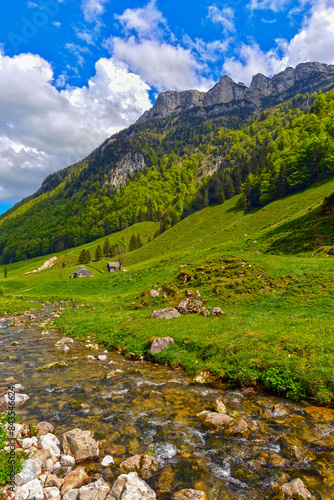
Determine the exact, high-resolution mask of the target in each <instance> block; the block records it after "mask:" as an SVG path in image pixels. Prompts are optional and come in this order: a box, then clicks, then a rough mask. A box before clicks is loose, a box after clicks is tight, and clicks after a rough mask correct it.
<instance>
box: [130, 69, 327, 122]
mask: <svg viewBox="0 0 334 500" xmlns="http://www.w3.org/2000/svg"><path fill="white" fill-rule="evenodd" d="M330 79H334V65H328V64H323V63H318V62H307V63H302V64H298V66H296V68H290V67H289V68H286V69H285V70H284V71H281V72H280V73H277V74H276V75H274V76H273V77H272V78H269V77H267V76H264V75H262V74H261V73H258V74H257V75H255V76H253V78H252V81H251V84H250V86H249V87H247V86H246V85H245V84H243V83H241V82H239V83H235V82H234V81H233V80H232V79H231V78H229V77H228V76H226V75H225V76H223V77H222V78H221V79H220V80H219V82H218V83H216V85H214V87H213V88H212V89H210V90H209V91H208V92H199V91H198V90H185V91H183V92H176V91H167V92H162V93H161V94H159V96H158V98H157V100H156V102H155V104H154V106H153V107H152V108H151V109H149V110H148V111H145V113H144V114H143V115H142V116H141V117H140V118H139V120H138V121H137V123H145V122H147V121H149V120H153V119H154V118H165V117H166V116H169V115H171V114H173V113H180V112H181V111H185V110H187V109H190V108H194V107H198V106H200V107H208V106H216V105H221V104H228V103H232V102H233V101H238V102H239V103H240V105H241V106H243V105H244V102H245V101H247V102H250V103H252V104H253V105H254V109H260V108H261V100H262V99H264V98H267V97H269V96H275V97H277V98H278V99H279V98H281V100H282V99H283V97H284V95H285V94H286V93H287V92H289V90H291V91H292V90H293V89H295V94H297V93H302V92H308V91H312V89H313V88H319V86H321V84H322V83H323V84H325V83H326V82H328V81H329V80H330Z"/></svg>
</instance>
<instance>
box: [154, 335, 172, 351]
mask: <svg viewBox="0 0 334 500" xmlns="http://www.w3.org/2000/svg"><path fill="white" fill-rule="evenodd" d="M174 342H175V341H174V339H173V337H155V338H154V339H153V341H152V343H151V346H150V349H149V352H150V353H151V354H157V353H158V352H161V351H165V350H166V349H168V347H169V346H170V345H173V344H174Z"/></svg>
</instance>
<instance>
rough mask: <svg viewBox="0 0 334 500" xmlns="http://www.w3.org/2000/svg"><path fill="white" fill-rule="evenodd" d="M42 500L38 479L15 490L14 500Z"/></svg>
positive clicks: (41, 490) (42, 495)
mask: <svg viewBox="0 0 334 500" xmlns="http://www.w3.org/2000/svg"><path fill="white" fill-rule="evenodd" d="M43 498H44V494H43V489H42V485H41V483H40V481H39V480H38V479H33V480H32V481H29V482H28V483H25V484H23V485H22V486H19V487H18V488H15V500H43Z"/></svg>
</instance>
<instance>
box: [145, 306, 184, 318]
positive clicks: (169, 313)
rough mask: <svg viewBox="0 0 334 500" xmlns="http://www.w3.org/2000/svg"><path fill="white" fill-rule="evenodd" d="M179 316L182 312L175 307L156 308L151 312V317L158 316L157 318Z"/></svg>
mask: <svg viewBox="0 0 334 500" xmlns="http://www.w3.org/2000/svg"><path fill="white" fill-rule="evenodd" d="M179 316H181V314H180V313H179V311H178V310H177V309H175V307H166V308H165V309H156V310H154V311H153V313H152V314H151V318H157V319H171V318H178V317H179Z"/></svg>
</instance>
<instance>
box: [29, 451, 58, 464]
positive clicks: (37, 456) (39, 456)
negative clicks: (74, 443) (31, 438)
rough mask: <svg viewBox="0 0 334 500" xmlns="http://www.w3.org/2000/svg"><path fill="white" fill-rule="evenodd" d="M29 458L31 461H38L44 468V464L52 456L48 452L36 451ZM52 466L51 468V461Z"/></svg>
mask: <svg viewBox="0 0 334 500" xmlns="http://www.w3.org/2000/svg"><path fill="white" fill-rule="evenodd" d="M30 458H32V459H34V460H35V459H39V460H41V462H42V465H43V466H45V463H46V461H47V460H49V459H51V458H52V455H51V453H50V451H49V450H38V451H35V453H33V454H32V455H31V456H30ZM52 466H53V461H52Z"/></svg>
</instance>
